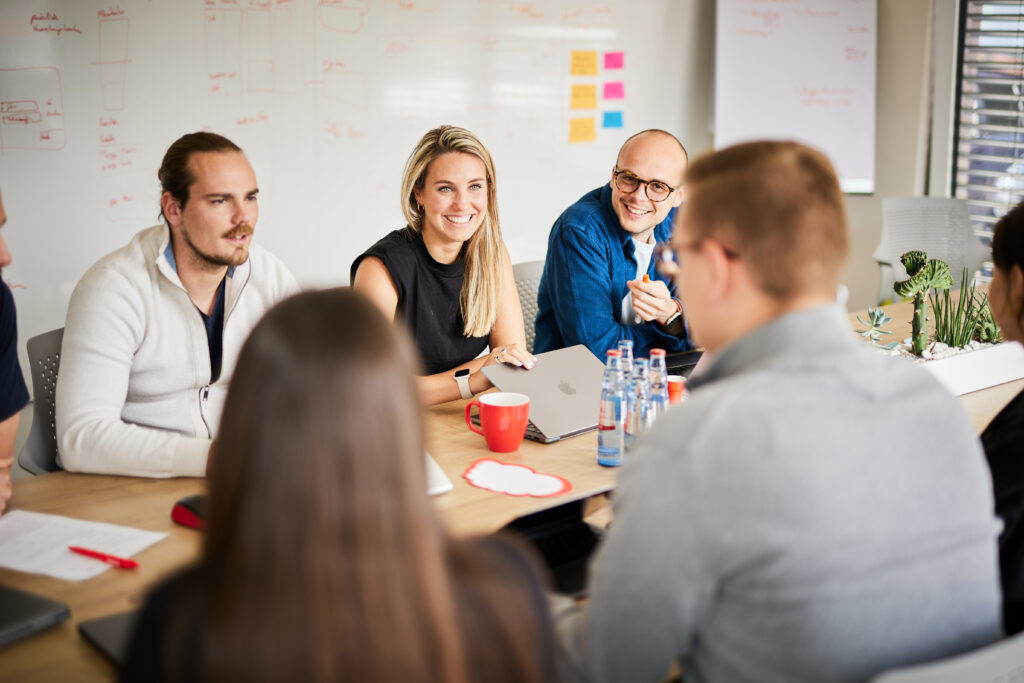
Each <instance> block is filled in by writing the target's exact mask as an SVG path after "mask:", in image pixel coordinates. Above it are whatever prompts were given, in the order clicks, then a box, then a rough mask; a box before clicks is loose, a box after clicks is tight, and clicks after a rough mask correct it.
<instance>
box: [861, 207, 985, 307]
mask: <svg viewBox="0 0 1024 683" xmlns="http://www.w3.org/2000/svg"><path fill="white" fill-rule="evenodd" d="M915 250H916V251H924V252H927V254H928V257H929V258H936V259H942V260H943V261H945V262H946V263H948V264H949V273H950V275H952V276H953V282H954V288H959V287H960V285H961V283H960V278H961V275H962V274H963V268H964V266H967V272H968V277H970V278H971V281H970V282H968V283H967V284H968V285H970V284H971V282H973V281H974V277H975V273H976V272H977V271H978V270H979V269H980V268H981V265H982V263H983V262H984V261H985V258H986V256H987V253H986V250H985V247H984V245H983V244H982V243H981V241H980V240H978V238H977V236H976V235H975V234H974V228H973V227H971V219H970V215H969V214H968V212H967V202H966V201H965V200H963V199H947V198H945V197H888V198H886V199H883V200H882V236H881V238H880V239H879V240H878V247H877V248H875V253H874V258H875V261H877V262H878V266H879V281H878V300H879V301H884V300H886V299H893V298H894V297H895V293H894V292H893V290H892V286H893V283H894V282H896V281H897V280H904V279H906V277H907V271H906V270H905V269H904V268H903V264H902V263H900V256H902V255H903V254H904V253H905V252H908V251H915Z"/></svg>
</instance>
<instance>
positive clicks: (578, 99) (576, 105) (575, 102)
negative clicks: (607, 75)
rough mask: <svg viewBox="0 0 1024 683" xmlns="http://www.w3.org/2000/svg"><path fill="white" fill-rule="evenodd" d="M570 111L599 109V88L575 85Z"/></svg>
mask: <svg viewBox="0 0 1024 683" xmlns="http://www.w3.org/2000/svg"><path fill="white" fill-rule="evenodd" d="M569 108H570V109H597V86H596V85H574V86H572V98H571V99H570V101H569Z"/></svg>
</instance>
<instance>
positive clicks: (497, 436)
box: [466, 391, 530, 453]
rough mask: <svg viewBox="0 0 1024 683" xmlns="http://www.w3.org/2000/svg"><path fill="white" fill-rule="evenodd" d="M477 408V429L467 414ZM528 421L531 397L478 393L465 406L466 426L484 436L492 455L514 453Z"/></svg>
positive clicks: (521, 439) (517, 448)
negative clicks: (478, 427)
mask: <svg viewBox="0 0 1024 683" xmlns="http://www.w3.org/2000/svg"><path fill="white" fill-rule="evenodd" d="M473 406H476V407H477V408H478V409H479V410H480V426H481V427H483V429H482V430H481V429H477V428H476V426H475V425H474V424H473V422H472V420H471V419H470V417H469V411H470V410H472V409H473ZM529 419H530V397H529V396H527V395H526V394H514V393H511V392H507V391H495V392H493V393H490V394H481V395H480V398H478V399H475V400H473V401H470V402H469V404H468V405H467V406H466V425H468V426H469V428H470V429H472V430H473V431H474V432H476V433H477V434H483V435H484V439H486V440H487V447H488V448H490V449H491V450H492V451H494V452H495V453H513V452H515V451H517V450H519V444H521V443H522V442H523V435H524V434H526V423H527V422H528V421H529Z"/></svg>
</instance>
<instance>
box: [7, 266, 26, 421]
mask: <svg viewBox="0 0 1024 683" xmlns="http://www.w3.org/2000/svg"><path fill="white" fill-rule="evenodd" d="M0 285H3V287H2V288H0V289H2V291H0V421H2V420H6V419H7V418H9V417H11V416H12V415H14V414H15V413H17V412H18V411H20V410H21V409H22V408H24V407H25V405H26V404H27V403H28V387H26V386H25V377H24V375H22V374H21V365H20V364H19V363H18V320H17V314H16V312H15V310H14V296H12V295H11V290H10V288H9V287H8V286H7V283H6V282H3V281H2V280H0Z"/></svg>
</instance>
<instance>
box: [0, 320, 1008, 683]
mask: <svg viewBox="0 0 1024 683" xmlns="http://www.w3.org/2000/svg"><path fill="white" fill-rule="evenodd" d="M886 310H887V312H889V315H891V316H892V317H893V322H892V323H891V324H890V325H888V326H887V328H888V329H891V330H893V331H894V332H895V333H896V336H900V335H903V336H909V332H906V333H904V327H905V325H904V321H909V320H910V314H909V310H910V309H909V305H907V304H896V305H894V306H891V307H887V309H886ZM850 323H851V326H860V325H859V323H857V321H856V318H855V316H854V314H851V315H850ZM908 329H909V328H908ZM1022 388H1024V380H1017V381H1015V382H1009V383H1007V384H1003V385H1000V386H997V387H993V388H990V389H986V390H983V391H978V392H975V393H973V394H968V395H965V396H962V397H960V400H961V403H962V404H963V406H964V408H965V409H966V410H967V412H968V413H969V414H970V416H971V421H972V423H973V424H974V427H975V429H976V430H977V431H979V432H980V431H981V430H982V429H983V428H984V427H985V425H986V424H988V422H989V420H991V418H992V417H993V416H994V415H995V414H996V413H997V412H998V411H999V410H1000V409H1001V408H1002V406H1003V405H1005V404H1006V403H1007V402H1009V400H1010V399H1011V398H1012V397H1013V396H1015V395H1016V394H1017V393H1018V392H1019V391H1021V389H1022ZM465 405H466V401H453V402H451V403H447V404H444V405H441V406H436V407H434V408H431V409H430V410H429V411H428V416H427V447H428V448H429V449H430V452H431V454H432V455H433V456H434V458H435V460H437V462H438V463H439V464H440V465H441V467H442V469H444V471H445V473H446V474H447V475H448V477H449V478H450V479H451V480H452V484H453V485H454V489H453V490H452V491H451V492H449V493H446V494H443V495H441V496H438V497H436V498H435V502H436V504H437V507H438V509H439V510H440V511H441V514H442V517H443V518H444V520H445V522H446V524H447V525H448V526H449V528H450V529H451V530H452V531H453V532H454V533H456V534H472V533H487V532H491V531H495V530H497V529H499V528H501V527H502V526H504V525H505V524H506V523H508V522H510V521H511V520H513V519H515V518H516V517H518V516H521V515H525V514H529V513H531V512H537V511H539V510H542V509H546V508H549V507H552V506H554V505H558V504H561V503H566V502H570V501H572V500H578V499H580V498H586V497H590V496H593V495H597V494H599V493H603V492H605V491H609V490H611V489H612V488H613V487H614V485H615V477H616V473H617V471H616V470H614V469H605V468H602V467H600V466H598V465H597V463H596V452H597V435H596V433H595V432H591V433H589V434H584V435H581V436H577V437H573V438H571V439H568V440H566V441H564V442H559V443H555V444H548V445H542V444H537V443H533V442H530V441H525V442H524V443H523V446H522V448H521V449H520V450H519V452H517V453H514V454H510V455H502V456H499V459H501V460H502V461H504V462H512V463H519V464H524V465H527V466H529V467H532V468H533V469H535V470H537V471H538V472H548V473H551V474H557V475H559V476H562V477H564V478H566V479H568V480H569V481H570V482H571V483H572V485H573V489H572V491H570V492H569V493H567V494H564V495H562V496H558V497H555V498H529V497H512V496H506V495H503V494H498V493H492V492H489V491H485V490H482V489H477V488H474V487H472V486H470V485H469V484H468V483H466V481H465V480H464V479H462V477H461V474H462V473H463V472H464V471H465V470H466V469H467V468H468V467H469V466H470V465H471V464H472V463H473V462H475V461H476V460H477V459H478V458H481V457H488V456H490V455H491V453H490V451H488V450H487V446H486V444H485V443H484V440H483V437H481V436H479V435H477V434H474V433H472V432H470V431H469V430H468V429H467V428H466V425H465V421H464V419H463V411H464V409H465ZM596 408H597V407H596V406H595V410H596ZM204 489H205V480H202V479H167V480H149V479H136V478H130V477H108V476H96V475H82V474H69V473H66V472H59V473H53V474H46V475H42V476H38V477H32V478H28V479H20V480H18V481H17V482H16V484H15V487H14V497H13V498H12V500H11V503H10V506H9V507H10V509H15V510H16V509H24V510H32V511H35V512H46V513H53V514H61V515H67V516H70V517H77V518H80V519H87V520H92V521H99V522H110V523H114V524H123V525H127V526H133V527H138V528H142V529H150V530H155V531H162V532H167V534H168V536H167V538H166V539H165V540H163V541H161V542H159V543H157V544H155V545H153V546H151V547H149V548H147V549H146V550H144V551H142V552H140V553H139V554H138V555H136V558H137V559H138V560H139V563H140V567H139V569H136V570H131V571H118V570H114V569H111V570H108V571H106V572H104V573H103V574H101V575H99V576H97V577H95V578H93V579H90V580H87V581H82V582H69V581H62V580H60V579H54V578H50V577H46V576H40V575H35V574H25V573H21V572H14V571H10V570H6V569H0V583H4V584H7V585H11V586H15V587H18V588H22V589H25V590H28V591H32V592H34V593H38V594H40V595H45V596H47V597H51V598H53V599H56V600H59V601H62V602H64V603H66V604H67V605H68V606H69V607H70V608H71V618H70V619H69V620H68V621H66V622H64V623H63V624H61V625H60V626H57V627H55V628H53V629H50V630H49V631H46V632H44V633H41V634H38V635H36V636H33V637H31V638H28V639H26V640H24V641H21V642H19V643H15V644H14V645H11V646H8V647H6V648H3V649H2V650H0V681H8V680H10V681H26V682H28V681H55V680H74V681H108V680H111V679H113V678H114V675H115V674H114V669H113V667H112V666H111V665H109V664H108V663H107V661H106V660H105V659H104V658H103V657H102V656H101V655H100V654H99V653H98V652H97V651H96V650H94V649H93V648H92V647H91V646H90V645H88V644H87V643H86V642H85V641H83V640H82V639H81V638H80V637H79V635H78V631H77V628H76V627H77V624H78V622H80V621H83V620H86V619H92V618H95V617H101V616H106V615H108V614H114V613H117V612H122V611H125V610H128V609H131V608H133V607H137V606H139V605H140V604H141V601H142V600H143V599H144V597H145V594H146V591H147V590H148V588H149V587H150V586H152V585H153V584H154V583H155V582H157V581H158V580H160V579H161V578H162V577H164V576H166V575H167V574H168V573H170V572H172V571H173V570H175V569H176V568H178V567H180V566H182V565H183V564H185V563H187V562H189V561H191V560H192V559H194V558H195V557H196V556H197V554H198V552H199V533H198V532H196V531H192V530H190V529H185V528H183V527H179V526H176V525H175V524H174V523H172V522H171V520H170V510H171V506H172V505H173V504H174V502H175V501H176V500H178V499H179V498H182V497H183V496H186V495H190V494H193V493H199V492H202V491H203V490H204Z"/></svg>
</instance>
